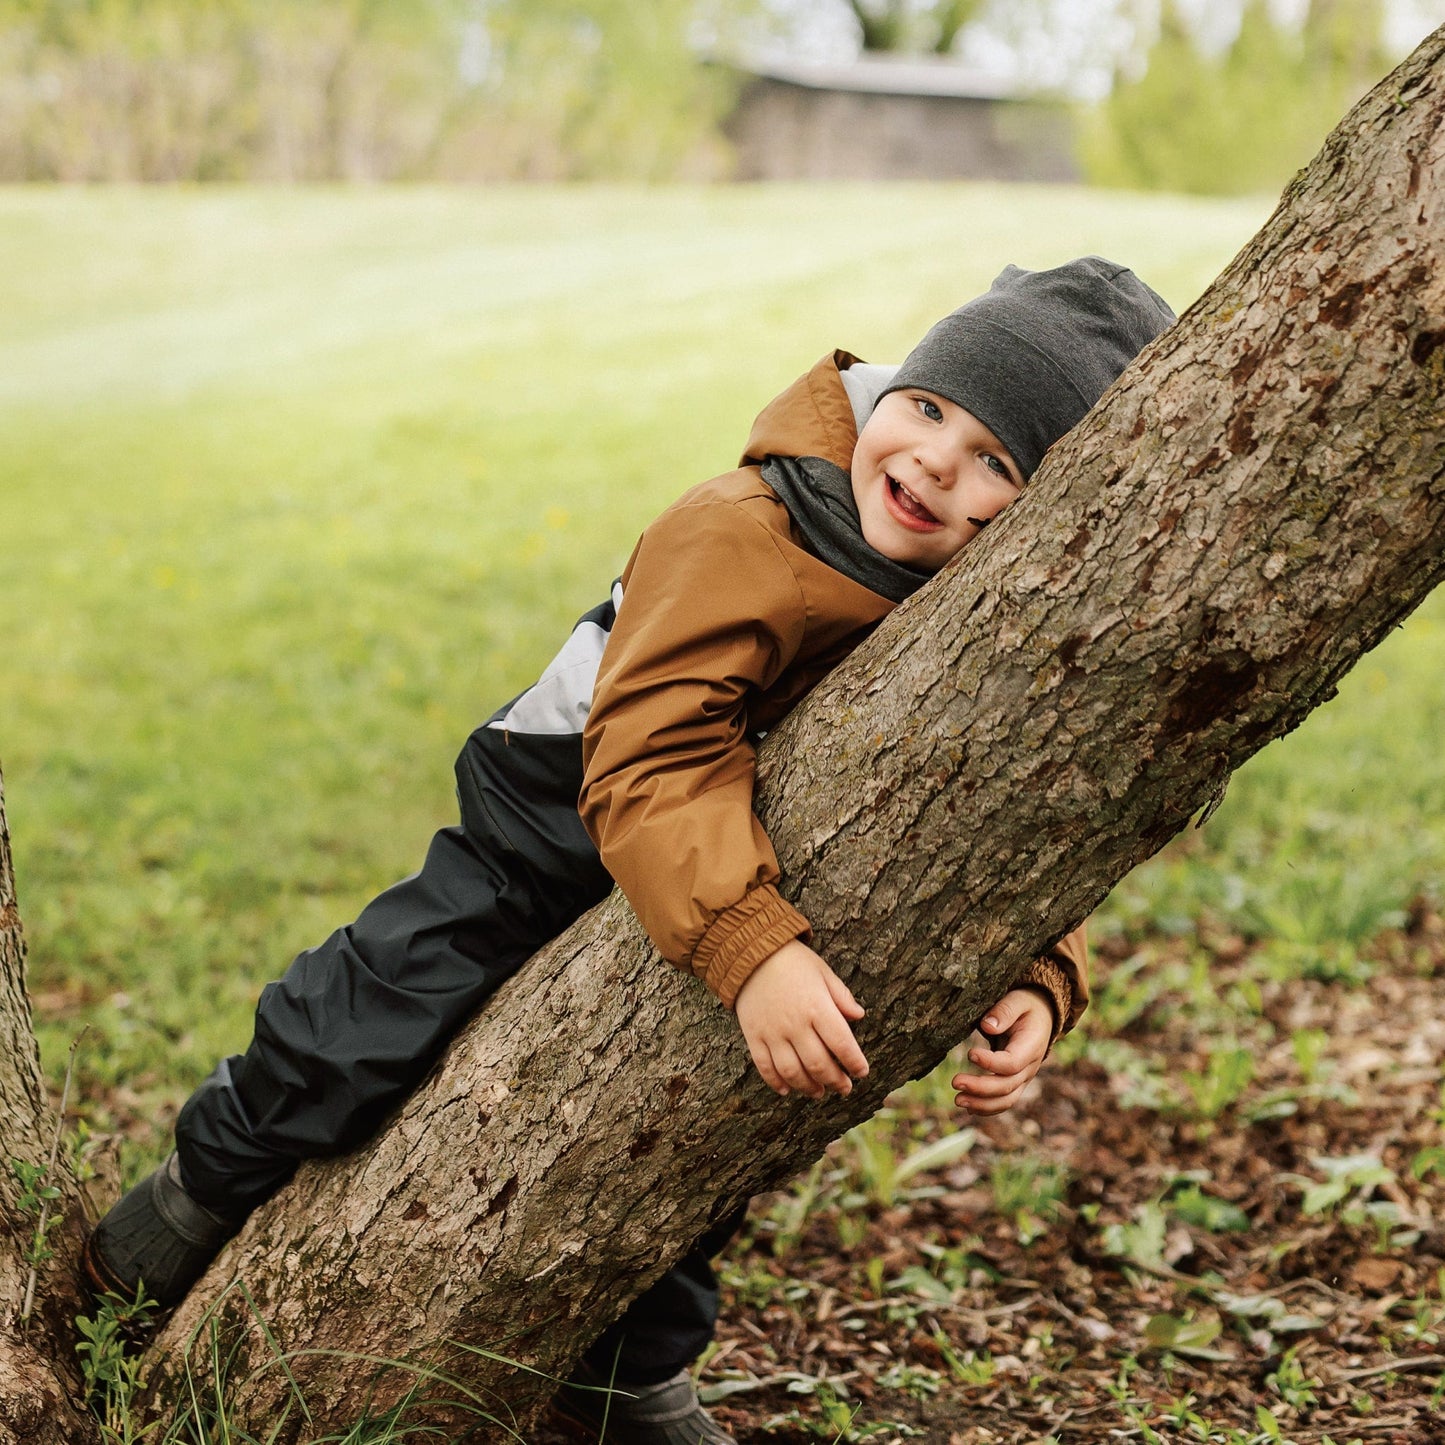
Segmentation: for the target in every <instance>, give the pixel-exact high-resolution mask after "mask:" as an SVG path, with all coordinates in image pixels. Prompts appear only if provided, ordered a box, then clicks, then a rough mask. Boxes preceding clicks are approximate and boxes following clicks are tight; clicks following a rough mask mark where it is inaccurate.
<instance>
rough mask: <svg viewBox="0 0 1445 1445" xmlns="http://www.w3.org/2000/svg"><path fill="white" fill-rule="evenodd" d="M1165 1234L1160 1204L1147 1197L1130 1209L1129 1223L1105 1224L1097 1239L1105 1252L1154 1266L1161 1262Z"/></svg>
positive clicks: (1162, 1211) (1147, 1266) (1135, 1262)
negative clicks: (1132, 1212) (1101, 1233)
mask: <svg viewBox="0 0 1445 1445" xmlns="http://www.w3.org/2000/svg"><path fill="white" fill-rule="evenodd" d="M1167 1233H1168V1220H1167V1219H1166V1218H1165V1215H1164V1209H1163V1206H1162V1205H1161V1204H1160V1203H1159V1201H1158V1200H1157V1199H1150V1200H1148V1201H1146V1202H1145V1203H1143V1204H1141V1205H1140V1206H1139V1207H1138V1208H1137V1209H1136V1210H1135V1211H1134V1218H1133V1221H1132V1222H1130V1223H1128V1224H1110V1225H1107V1226H1106V1227H1105V1229H1104V1232H1103V1236H1102V1238H1101V1241H1100V1242H1101V1244H1102V1246H1103V1250H1104V1253H1105V1254H1112V1255H1114V1256H1115V1257H1116V1258H1118V1259H1124V1260H1129V1261H1131V1262H1132V1263H1134V1264H1140V1265H1143V1266H1145V1268H1153V1269H1158V1268H1159V1267H1161V1266H1162V1265H1163V1263H1164V1240H1165V1236H1166V1235H1167Z"/></svg>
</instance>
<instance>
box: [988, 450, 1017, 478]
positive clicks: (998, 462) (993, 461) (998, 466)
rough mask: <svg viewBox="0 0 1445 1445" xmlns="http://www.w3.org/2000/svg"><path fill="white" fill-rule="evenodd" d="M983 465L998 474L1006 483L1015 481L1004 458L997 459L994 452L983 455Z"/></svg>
mask: <svg viewBox="0 0 1445 1445" xmlns="http://www.w3.org/2000/svg"><path fill="white" fill-rule="evenodd" d="M983 463H984V465H985V466H986V467H987V468H988V469H989V471H991V472H994V473H996V474H997V475H998V476H1000V477H1002V478H1003V479H1004V481H1006V482H1011V481H1013V477H1012V476H1010V475H1009V469H1008V465H1007V463H1006V462H1005V461H1004V459H1003V458H1002V457H996V456H994V454H993V453H992V452H985V453H984V454H983Z"/></svg>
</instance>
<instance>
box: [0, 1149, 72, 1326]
mask: <svg viewBox="0 0 1445 1445" xmlns="http://www.w3.org/2000/svg"><path fill="white" fill-rule="evenodd" d="M10 1173H11V1175H12V1176H13V1177H14V1180H15V1183H16V1185H17V1186H18V1188H19V1192H18V1193H17V1195H16V1197H15V1207H16V1209H18V1210H19V1211H20V1213H21V1214H24V1215H27V1216H28V1217H30V1218H32V1219H34V1221H35V1227H34V1229H33V1231H32V1232H31V1234H30V1237H29V1239H27V1240H26V1242H25V1248H24V1251H23V1252H22V1254H21V1258H22V1259H23V1260H24V1261H25V1263H26V1264H27V1265H29V1266H30V1268H31V1269H35V1268H36V1267H38V1266H39V1265H42V1264H44V1263H45V1261H46V1260H47V1259H49V1258H50V1257H51V1255H52V1254H54V1252H55V1251H54V1250H52V1249H51V1248H50V1244H49V1239H50V1235H51V1234H52V1233H53V1231H54V1230H55V1227H56V1225H58V1224H59V1223H60V1221H61V1218H62V1216H61V1215H59V1214H52V1213H51V1212H50V1208H49V1206H50V1205H51V1204H53V1203H54V1202H55V1201H56V1200H57V1199H59V1198H60V1190H59V1189H58V1188H57V1187H56V1186H55V1185H54V1184H51V1183H49V1182H48V1181H49V1179H50V1170H49V1169H48V1168H45V1167H43V1166H41V1165H38V1164H30V1163H28V1162H27V1161H26V1160H24V1159H12V1160H11V1161H10ZM26 1313H27V1314H28V1311H27V1312H26Z"/></svg>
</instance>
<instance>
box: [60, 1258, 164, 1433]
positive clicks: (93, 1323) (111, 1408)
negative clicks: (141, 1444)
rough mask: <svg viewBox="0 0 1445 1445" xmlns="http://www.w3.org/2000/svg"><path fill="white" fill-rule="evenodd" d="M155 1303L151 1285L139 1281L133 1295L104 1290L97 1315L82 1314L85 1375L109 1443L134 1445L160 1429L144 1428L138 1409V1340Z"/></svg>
mask: <svg viewBox="0 0 1445 1445" xmlns="http://www.w3.org/2000/svg"><path fill="white" fill-rule="evenodd" d="M155 1308H156V1305H155V1301H154V1300H151V1299H148V1298H147V1297H146V1293H145V1286H144V1285H137V1286H136V1292H135V1297H134V1298H133V1299H129V1300H128V1299H125V1298H123V1297H122V1296H120V1295H116V1294H106V1295H102V1296H101V1297H100V1299H99V1300H97V1301H96V1306H95V1313H94V1314H93V1315H80V1316H78V1317H77V1318H76V1321H75V1327H76V1329H77V1330H78V1331H79V1332H80V1338H79V1340H77V1341H76V1345H75V1352H76V1354H77V1355H79V1356H80V1374H81V1378H82V1379H83V1380H84V1381H85V1393H86V1398H87V1399H88V1400H89V1402H90V1408H91V1410H92V1412H93V1413H94V1415H95V1417H96V1420H97V1421H98V1422H99V1424H100V1429H101V1434H102V1436H103V1437H104V1439H105V1440H106V1442H107V1445H132V1442H135V1441H140V1440H144V1439H145V1438H146V1437H147V1436H149V1435H150V1434H151V1433H152V1432H153V1431H154V1430H155V1429H156V1426H155V1425H154V1424H152V1425H150V1426H148V1427H145V1428H141V1427H139V1426H138V1425H137V1424H136V1420H135V1413H134V1410H133V1408H132V1406H133V1404H134V1401H135V1396H136V1392H137V1391H138V1390H139V1388H140V1373H141V1357H140V1355H139V1354H138V1353H137V1352H136V1351H135V1349H134V1344H135V1341H136V1340H137V1339H138V1338H139V1337H140V1336H142V1335H143V1334H145V1332H146V1331H147V1330H148V1329H149V1328H150V1324H151V1319H152V1317H153V1315H154V1312H155Z"/></svg>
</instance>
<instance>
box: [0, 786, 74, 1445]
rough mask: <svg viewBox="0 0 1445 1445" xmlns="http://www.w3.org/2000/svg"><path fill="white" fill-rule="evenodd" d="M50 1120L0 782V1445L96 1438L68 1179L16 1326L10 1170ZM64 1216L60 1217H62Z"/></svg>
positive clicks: (40, 1156) (44, 1137)
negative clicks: (80, 1352) (28, 1310)
mask: <svg viewBox="0 0 1445 1445" xmlns="http://www.w3.org/2000/svg"><path fill="white" fill-rule="evenodd" d="M53 1129H54V1118H53V1116H51V1115H50V1113H49V1110H48V1109H47V1108H46V1104H45V1091H44V1087H43V1085H42V1082H41V1076H40V1055H39V1052H38V1051H37V1049H36V1047H35V1034H34V1031H33V1030H32V1028H31V1024H30V1004H29V1001H28V1000H27V999H26V996H25V935H24V933H23V931H22V930H21V927H20V913H19V910H18V908H17V907H16V903H15V874H14V871H13V869H12V867H11V862H10V834H9V831H8V829H7V827H6V823H5V787H4V782H3V780H0V1219H3V1221H4V1225H5V1237H4V1239H3V1241H0V1445H88V1442H91V1441H94V1440H96V1439H97V1438H98V1432H97V1431H96V1429H95V1424H94V1422H93V1421H92V1420H91V1418H90V1417H89V1416H88V1415H86V1414H85V1413H84V1412H83V1411H82V1410H81V1409H80V1408H79V1407H78V1405H77V1401H78V1398H79V1393H80V1381H79V1374H78V1371H77V1370H76V1368H75V1352H74V1348H73V1345H72V1343H71V1341H72V1330H73V1326H72V1324H71V1321H72V1320H73V1319H74V1316H75V1313H76V1311H77V1309H79V1307H80V1305H79V1296H78V1294H77V1292H76V1289H75V1285H74V1279H75V1264H76V1258H77V1255H76V1245H77V1242H78V1239H79V1224H78V1221H79V1219H80V1213H79V1209H78V1207H77V1200H76V1197H75V1194H74V1191H73V1188H72V1186H71V1184H70V1180H69V1177H68V1176H66V1177H65V1178H64V1179H63V1181H62V1182H63V1186H64V1187H65V1188H66V1191H67V1193H66V1198H65V1199H64V1200H62V1201H60V1203H61V1207H62V1210H63V1211H66V1212H65V1217H64V1221H63V1223H62V1225H61V1226H60V1228H59V1229H58V1230H57V1231H56V1232H55V1233H53V1234H51V1235H50V1245H51V1248H52V1249H54V1250H55V1252H56V1253H55V1257H54V1258H53V1259H52V1260H50V1261H48V1262H47V1263H46V1264H45V1265H44V1266H43V1267H42V1269H41V1272H40V1277H39V1280H38V1283H37V1287H36V1291H35V1301H34V1306H33V1310H32V1314H31V1318H30V1319H29V1321H28V1322H26V1323H23V1324H22V1320H21V1313H22V1310H23V1308H24V1302H25V1291H26V1284H27V1278H28V1275H29V1269H28V1267H27V1265H26V1264H25V1263H24V1260H23V1258H22V1255H23V1253H24V1251H25V1248H26V1246H27V1244H28V1243H29V1241H30V1239H31V1238H33V1234H34V1229H35V1223H36V1221H35V1219H34V1217H33V1216H31V1215H29V1214H27V1213H24V1212H22V1211H21V1210H19V1209H18V1208H17V1207H16V1204H17V1199H18V1194H19V1190H18V1185H17V1181H16V1178H15V1175H14V1173H13V1172H12V1170H11V1168H10V1160H12V1159H22V1160H24V1161H25V1162H26V1163H31V1164H36V1165H42V1164H44V1163H45V1162H46V1160H47V1159H48V1158H49V1154H50V1141H51V1138H52V1131H53ZM67 1207H68V1208H67Z"/></svg>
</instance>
